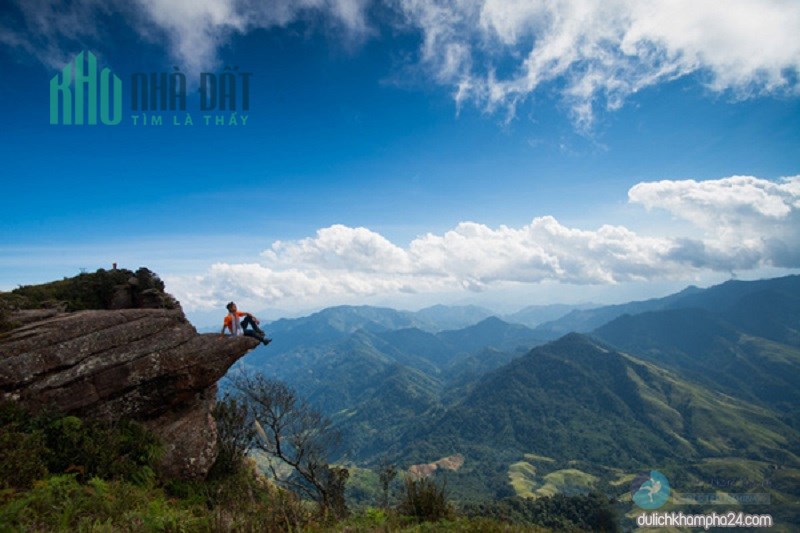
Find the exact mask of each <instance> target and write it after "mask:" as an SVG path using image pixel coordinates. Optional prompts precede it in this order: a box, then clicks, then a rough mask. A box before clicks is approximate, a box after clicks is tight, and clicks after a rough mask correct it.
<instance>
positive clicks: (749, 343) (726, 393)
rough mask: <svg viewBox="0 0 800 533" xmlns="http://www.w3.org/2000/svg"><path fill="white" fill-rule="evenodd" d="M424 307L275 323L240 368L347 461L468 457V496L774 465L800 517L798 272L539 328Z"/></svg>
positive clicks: (460, 474)
mask: <svg viewBox="0 0 800 533" xmlns="http://www.w3.org/2000/svg"><path fill="white" fill-rule="evenodd" d="M556 309H557V308H556V307H551V308H550V309H549V310H548V311H547V312H553V313H557V311H556ZM423 311H424V312H423ZM423 311H420V312H417V313H409V312H403V311H395V310H392V309H386V308H374V307H347V306H344V307H336V308H329V309H326V310H323V311H321V312H319V313H315V314H313V315H310V316H308V317H304V318H300V319H291V320H279V321H276V322H273V323H271V324H269V325H268V326H267V329H268V331H269V334H270V335H271V336H272V337H273V339H274V341H273V343H272V344H271V345H270V346H269V347H266V348H258V349H257V350H255V351H254V352H253V353H251V354H250V355H249V356H247V357H246V358H245V359H244V360H243V364H244V365H245V366H248V367H251V368H254V369H258V370H261V371H263V372H265V373H266V374H267V375H270V376H273V377H276V378H279V379H282V380H285V381H287V382H288V383H289V384H291V385H293V386H294V387H296V388H297V389H298V391H299V392H300V393H301V394H303V395H305V396H306V397H307V398H309V400H310V401H311V402H313V403H314V404H315V405H317V406H318V407H320V409H321V410H323V411H324V412H325V413H327V414H328V415H329V416H331V417H332V419H333V420H334V422H335V423H336V425H337V426H338V428H339V429H340V430H341V432H342V434H343V435H344V437H345V439H344V446H343V448H342V451H341V453H340V457H339V460H340V461H341V462H344V463H350V464H355V465H367V466H368V465H372V464H375V463H376V462H377V461H379V460H380V459H382V458H389V459H390V460H392V461H393V462H395V463H396V464H398V465H400V466H401V467H403V468H406V467H408V466H410V465H411V464H418V463H430V462H433V461H436V460H438V459H440V458H442V457H446V456H450V455H453V454H456V453H458V454H462V455H463V456H464V457H465V461H464V466H463V468H461V469H460V470H458V471H457V472H451V473H448V474H447V475H448V476H449V480H450V481H449V485H450V486H451V487H452V490H453V492H454V494H456V495H457V496H458V497H460V498H463V499H470V498H478V499H479V498H487V497H491V498H496V497H501V496H504V495H510V494H519V495H525V496H536V495H541V494H551V493H553V492H567V493H569V492H575V491H578V492H580V491H585V490H589V489H590V488H595V489H597V488H602V489H604V490H605V491H607V492H609V491H610V492H612V493H613V492H616V493H617V494H618V495H620V497H622V495H623V493H624V492H625V489H624V485H625V483H624V480H625V479H626V476H628V475H630V474H631V473H633V472H636V471H637V470H639V469H643V468H645V469H646V468H659V469H661V470H662V471H664V472H665V473H667V474H668V475H669V476H670V477H671V479H674V480H675V483H677V485H676V486H677V487H678V488H680V489H682V490H684V491H688V489H697V488H698V487H700V488H702V487H705V488H706V489H708V487H706V485H708V481H709V480H713V479H715V476H717V477H718V476H719V475H730V476H734V475H738V476H739V477H740V478H742V479H744V478H745V477H744V476H745V475H744V474H742V473H743V472H745V473H747V474H746V476H749V477H752V478H753V480H752V481H754V480H755V479H756V478H758V479H759V480H761V481H764V479H767V478H769V481H770V483H772V485H771V487H772V488H771V489H770V490H771V492H770V493H771V494H772V497H773V501H775V502H779V503H781V504H786V505H788V506H789V507H788V508H791V509H792V510H791V511H787V512H789V513H795V507H792V506H791V505H789V502H796V501H797V497H798V496H800V490H798V487H800V483H797V481H798V480H800V470H798V469H799V468H800V459H798V457H800V408H799V407H798V406H800V392H798V391H800V276H788V277H784V278H776V279H770V280H761V281H729V282H726V283H723V284H721V285H717V286H714V287H710V288H707V289H700V288H697V287H688V288H687V289H685V290H683V291H681V292H679V293H676V294H673V295H670V296H667V297H664V298H658V299H653V300H647V301H641V302H631V303H628V304H622V305H613V306H603V307H595V308H591V309H586V308H581V309H576V308H572V307H566V308H561V309H560V311H563V312H564V314H563V315H562V316H560V317H556V318H553V319H552V320H550V321H548V322H544V323H539V322H538V319H540V318H542V317H545V316H546V313H545V312H544V311H542V310H541V309H538V310H537V309H536V308H531V309H530V310H529V312H530V317H533V318H530V323H531V324H537V323H538V325H536V327H527V326H525V325H521V324H519V323H516V324H514V323H510V322H509V320H512V319H513V318H512V317H510V316H506V317H503V318H502V319H501V318H498V317H495V316H491V315H490V316H484V315H486V313H487V311H486V310H482V309H480V308H472V307H470V308H456V309H453V308H447V307H444V306H434V307H432V308H428V309H427V310H423ZM539 311H542V313H543V314H538V315H536V313H538V312H539ZM552 316H553V315H550V317H552ZM516 320H517V321H520V320H522V318H521V317H520V316H517V318H516ZM469 322H471V323H470V324H467V323H469ZM448 326H450V327H448ZM737 473H738V474H737ZM778 488H780V490H778ZM792 516H800V515H798V514H796V513H795V514H793V515H792Z"/></svg>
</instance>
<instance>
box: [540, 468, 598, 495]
mask: <svg viewBox="0 0 800 533" xmlns="http://www.w3.org/2000/svg"><path fill="white" fill-rule="evenodd" d="M597 481H598V478H597V477H596V476H593V475H592V474H587V473H586V472H583V471H581V470H577V469H575V468H566V469H563V470H556V471H555V472H550V473H549V474H547V475H545V476H544V484H543V485H542V486H541V487H539V489H537V490H536V494H537V495H538V496H553V495H555V494H576V493H585V492H589V490H591V489H592V488H593V487H594V485H595V484H596V483H597Z"/></svg>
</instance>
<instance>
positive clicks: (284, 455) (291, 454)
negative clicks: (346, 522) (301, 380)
mask: <svg viewBox="0 0 800 533" xmlns="http://www.w3.org/2000/svg"><path fill="white" fill-rule="evenodd" d="M231 383H232V386H233V390H234V391H235V394H236V395H237V396H238V397H239V399H240V401H243V402H245V403H246V404H247V405H248V406H249V408H250V410H251V414H252V417H253V420H254V425H255V429H256V434H257V438H256V439H255V441H254V445H255V447H256V448H258V449H260V450H262V451H263V452H265V453H266V454H267V455H268V456H269V457H270V458H271V459H275V460H277V461H279V462H281V463H283V464H284V465H288V466H289V467H290V473H288V474H286V473H285V472H283V471H279V469H278V468H277V467H276V464H275V462H274V461H271V462H270V469H271V471H272V475H273V477H274V479H275V481H276V482H277V483H279V484H281V485H283V486H285V487H287V488H290V489H293V490H294V491H296V492H300V493H301V494H304V495H306V496H308V497H310V498H311V499H313V500H315V501H317V502H318V503H319V505H320V506H321V507H322V509H323V510H324V511H326V512H327V511H328V510H331V511H333V512H334V514H335V515H337V516H344V515H345V514H346V513H347V506H346V504H345V500H344V489H345V484H346V482H347V478H348V477H349V471H348V470H347V469H346V468H340V467H334V466H331V465H330V464H329V463H328V454H329V453H331V452H332V451H333V450H334V449H335V448H336V446H337V445H338V444H339V434H338V433H337V432H336V431H335V430H334V429H333V427H332V424H331V421H330V420H329V419H328V418H326V417H324V416H323V415H322V414H321V413H320V412H319V411H317V410H316V409H314V408H312V407H311V406H310V405H308V403H307V402H306V401H305V400H303V399H302V398H299V397H298V396H297V393H296V392H295V391H294V389H292V388H290V387H289V386H288V385H286V384H285V383H283V382H280V381H276V380H271V379H268V378H266V377H265V376H264V375H263V374H252V373H248V372H240V373H237V374H235V375H234V376H233V377H232V378H231Z"/></svg>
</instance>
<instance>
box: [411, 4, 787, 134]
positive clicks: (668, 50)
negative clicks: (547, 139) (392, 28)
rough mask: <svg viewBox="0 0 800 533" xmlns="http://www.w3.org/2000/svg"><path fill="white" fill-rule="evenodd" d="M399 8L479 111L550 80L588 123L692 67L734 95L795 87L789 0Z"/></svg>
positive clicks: (428, 58) (429, 60)
mask: <svg viewBox="0 0 800 533" xmlns="http://www.w3.org/2000/svg"><path fill="white" fill-rule="evenodd" d="M397 4H398V6H399V9H400V11H401V12H402V13H403V14H404V15H405V17H406V20H407V22H408V23H409V24H411V25H413V26H416V27H417V28H419V29H420V31H422V33H423V36H424V37H423V46H422V52H421V60H422V62H423V63H424V64H426V65H427V66H428V67H429V68H430V69H431V70H432V71H433V72H434V73H435V75H436V78H437V79H438V80H439V81H440V82H443V83H447V84H449V85H451V86H452V87H453V88H454V91H455V97H456V99H457V100H458V101H459V102H464V101H467V100H472V101H474V102H476V103H477V104H478V105H480V106H484V107H485V108H486V109H488V110H495V109H497V108H498V107H506V108H508V109H509V110H510V111H511V113H512V114H513V111H514V109H515V107H516V106H517V105H518V104H519V103H520V102H521V101H522V100H524V99H525V98H527V97H528V96H529V95H530V94H532V93H534V91H536V90H537V89H538V88H539V87H540V86H541V85H542V84H546V83H548V82H557V83H561V84H563V89H562V93H561V94H562V97H563V98H564V100H565V101H566V102H567V103H568V104H569V105H570V108H571V111H572V115H573V119H574V121H575V123H576V124H577V125H578V126H580V127H582V128H589V127H590V126H591V124H592V122H593V120H594V117H595V113H596V110H597V108H598V104H604V105H605V107H606V108H608V109H617V108H618V107H620V106H621V105H622V104H623V102H624V101H625V99H626V98H627V97H628V96H630V95H631V94H633V93H636V92H637V91H639V90H641V89H643V88H645V87H648V86H651V85H655V84H658V83H663V82H666V81H669V80H672V79H675V78H678V77H680V76H684V75H686V74H689V73H692V72H699V73H701V74H702V75H703V76H704V78H705V79H706V81H707V86H708V88H709V89H711V90H713V91H718V92H719V91H730V92H731V93H733V94H734V95H735V97H737V98H745V97H749V96H753V95H759V94H765V93H772V92H776V91H781V92H788V93H793V94H797V93H798V91H799V90H800V85H798V81H797V76H798V72H800V39H797V28H798V27H800V2H796V1H792V0H763V1H758V2H756V1H752V0H705V1H701V2H697V1H693V0H670V1H663V0H604V1H600V0H479V1H467V0H430V1H422V0H397ZM453 50H458V54H455V55H454V53H453ZM501 70H502V71H503V72H505V74H498V72H499V71H501Z"/></svg>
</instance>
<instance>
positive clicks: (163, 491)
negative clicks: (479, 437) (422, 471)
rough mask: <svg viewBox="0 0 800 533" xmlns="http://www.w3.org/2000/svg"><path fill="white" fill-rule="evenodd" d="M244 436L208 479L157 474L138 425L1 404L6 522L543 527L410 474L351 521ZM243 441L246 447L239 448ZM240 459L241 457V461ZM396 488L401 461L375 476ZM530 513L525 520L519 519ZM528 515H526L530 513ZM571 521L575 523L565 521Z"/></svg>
mask: <svg viewBox="0 0 800 533" xmlns="http://www.w3.org/2000/svg"><path fill="white" fill-rule="evenodd" d="M216 412H217V413H218V414H221V415H222V416H221V417H220V420H227V421H223V422H221V423H220V426H225V425H226V424H227V425H229V429H230V428H231V427H233V426H234V425H235V424H233V423H232V421H235V420H238V421H243V420H246V417H242V416H241V413H242V410H241V409H240V405H238V404H235V403H233V402H231V401H230V400H229V401H226V402H224V407H218V409H217V410H216ZM242 435H243V434H242V433H237V432H230V431H228V432H225V431H222V432H220V437H221V439H222V441H227V442H220V443H219V444H220V446H221V448H223V449H227V450H228V452H226V454H223V455H222V456H221V457H224V458H223V459H221V461H222V462H221V463H219V464H217V465H215V468H214V475H213V476H210V477H209V479H208V480H206V481H191V482H190V481H167V480H163V479H160V478H159V477H158V476H157V475H156V474H155V472H156V470H155V465H156V463H157V460H158V457H159V450H160V446H159V444H158V442H157V441H156V439H155V438H154V437H153V436H152V435H151V434H150V433H148V432H147V431H146V430H145V429H143V428H142V427H141V426H140V425H138V424H136V423H134V422H120V423H118V424H114V425H108V424H103V423H100V422H94V421H88V420H82V419H80V418H77V417H73V416H58V415H51V414H44V415H36V416H31V415H30V414H29V413H25V412H23V411H21V410H19V409H18V408H17V407H16V405H14V404H10V403H4V404H2V405H0V524H2V528H0V529H2V530H3V531H64V532H66V531H70V532H72V531H79V532H82V531H86V532H111V531H159V532H163V531H169V532H183V531H186V532H209V533H210V532H220V531H308V532H320V533H322V532H333V531H342V530H346V531H363V532H368V531H393V532H394V531H396V532H435V531H442V532H447V531H464V532H476V533H477V532H489V533H491V532H506V531H515V532H516V531H521V532H542V531H547V530H546V529H543V528H541V527H539V526H536V525H535V522H526V521H525V520H524V519H523V520H519V521H515V522H513V523H512V522H510V521H508V520H502V519H500V518H478V517H475V516H470V515H467V514H464V513H458V512H456V511H455V510H454V507H453V505H452V504H451V503H450V501H449V499H448V496H447V493H446V491H445V487H444V484H443V483H440V482H439V481H436V480H434V479H420V480H412V479H410V478H409V480H408V481H407V482H406V485H405V489H404V490H403V491H402V493H401V495H400V498H399V503H398V505H397V507H396V508H394V509H393V508H389V507H388V506H387V508H384V509H378V508H375V507H366V508H364V509H362V510H360V511H359V512H358V513H355V514H353V515H351V516H349V517H347V518H343V519H342V518H338V519H337V518H335V517H334V516H333V515H331V514H325V513H320V512H319V508H318V507H317V506H316V505H315V504H312V502H310V501H305V500H303V499H301V498H300V497H298V496H297V495H295V494H293V493H292V492H290V491H286V490H283V489H281V488H278V487H277V486H276V485H275V484H274V483H273V482H272V481H271V480H270V479H269V478H268V477H265V476H264V475H263V474H261V473H260V472H259V471H258V470H257V469H256V467H255V462H254V461H252V460H251V459H250V458H247V457H244V456H243V455H242V454H241V453H240V452H241V447H237V446H238V444H241V443H242V442H243V441H242V438H243V437H242ZM237 443H238V444H237ZM234 457H236V458H239V460H235V459H232V458H234ZM372 477H373V478H374V481H378V480H380V481H381V483H376V485H382V487H381V488H384V487H388V486H389V484H390V483H391V481H392V479H393V478H394V469H393V467H389V466H388V465H387V466H386V469H385V471H384V472H383V475H379V473H377V472H375V473H373V474H372ZM518 518H520V517H518ZM522 518H524V517H522ZM564 520H565V521H562V522H561V523H572V522H570V521H569V520H570V519H569V518H564Z"/></svg>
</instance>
